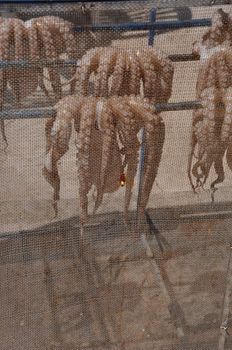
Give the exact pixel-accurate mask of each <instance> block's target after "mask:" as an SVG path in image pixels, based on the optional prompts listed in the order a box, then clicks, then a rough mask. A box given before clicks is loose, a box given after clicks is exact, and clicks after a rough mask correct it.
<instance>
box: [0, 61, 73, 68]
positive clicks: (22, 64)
mask: <svg viewBox="0 0 232 350" xmlns="http://www.w3.org/2000/svg"><path fill="white" fill-rule="evenodd" d="M77 63H78V61H77V60H55V61H49V60H41V61H23V60H22V61H0V68H3V69H4V68H22V69H24V68H44V67H64V66H76V65H77Z"/></svg>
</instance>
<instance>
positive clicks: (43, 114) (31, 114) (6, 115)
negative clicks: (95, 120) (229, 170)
mask: <svg viewBox="0 0 232 350" xmlns="http://www.w3.org/2000/svg"><path fill="white" fill-rule="evenodd" d="M154 108H155V111H156V112H157V113H160V112H171V111H181V110H182V111H186V110H192V109H198V108H202V105H201V103H200V102H199V101H185V102H176V103H158V104H156V105H155V106H154ZM55 115H56V111H55V109H54V108H53V107H46V108H25V109H9V110H5V111H2V112H0V120H4V119H35V118H50V117H55Z"/></svg>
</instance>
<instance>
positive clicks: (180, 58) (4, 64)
mask: <svg viewBox="0 0 232 350" xmlns="http://www.w3.org/2000/svg"><path fill="white" fill-rule="evenodd" d="M168 58H169V59H170V60H171V61H172V62H186V61H198V60H199V59H200V57H199V56H196V55H193V54H173V55H169V56H168ZM78 63H79V60H56V61H48V60H42V61H39V62H33V61H0V69H6V68H20V69H28V68H45V67H66V66H68V67H69V66H76V67H78Z"/></svg>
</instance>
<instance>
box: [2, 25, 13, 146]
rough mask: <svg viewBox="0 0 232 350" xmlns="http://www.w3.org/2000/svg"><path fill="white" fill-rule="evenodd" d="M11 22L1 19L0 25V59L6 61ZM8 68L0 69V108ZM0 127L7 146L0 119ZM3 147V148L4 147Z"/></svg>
mask: <svg viewBox="0 0 232 350" xmlns="http://www.w3.org/2000/svg"><path fill="white" fill-rule="evenodd" d="M10 31H11V24H10V23H9V22H8V21H3V22H2V23H1V26H0V33H1V40H0V61H7V60H8V59H9V49H10V48H9V43H10V40H9V39H10V34H11V33H10ZM7 76H8V70H5V69H0V110H2V108H3V104H4V93H5V91H6V87H7ZM0 129H1V135H2V138H3V141H4V142H5V145H6V147H7V146H8V141H7V135H6V130H5V122H4V120H2V119H1V120H0ZM6 147H5V148H6Z"/></svg>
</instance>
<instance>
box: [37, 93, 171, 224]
mask: <svg viewBox="0 0 232 350" xmlns="http://www.w3.org/2000/svg"><path fill="white" fill-rule="evenodd" d="M55 109H56V111H57V116H56V119H55V121H54V122H53V123H50V124H49V125H47V132H46V139H47V156H46V162H45V166H44V170H43V173H44V176H45V178H46V180H47V181H48V182H49V183H50V184H51V185H52V187H53V189H54V207H55V210H56V212H57V201H58V199H59V191H60V179H59V174H58V168H57V162H58V160H59V159H60V158H61V157H62V156H63V155H64V154H65V153H66V152H67V150H68V147H69V141H70V136H71V130H72V122H74V128H75V130H76V132H77V141H76V146H77V164H78V180H79V201H80V219H81V223H82V224H84V223H86V220H87V217H88V194H89V192H90V190H91V189H92V188H93V187H94V188H95V190H96V198H95V203H94V204H95V205H94V212H95V211H96V210H97V209H98V208H99V206H100V205H101V203H102V200H103V196H104V194H105V193H111V192H115V191H116V190H117V189H118V188H119V187H120V186H121V185H122V182H124V179H122V177H121V175H122V174H123V173H125V179H126V180H125V184H126V190H125V206H124V213H125V216H126V217H127V214H128V209H129V204H130V199H131V195H132V188H133V184H134V178H135V175H136V171H137V166H138V151H139V147H140V142H139V140H138V132H139V130H140V129H141V128H144V129H145V139H144V143H145V159H144V177H143V181H142V198H141V202H140V210H141V211H143V210H144V209H145V207H146V205H147V202H148V199H149V195H150V192H151V189H152V186H153V183H154V181H155V178H156V175H157V172H158V168H159V164H160V160H161V155H162V149H163V143H164V134H165V130H164V123H163V121H162V118H161V117H160V116H159V115H157V114H156V113H155V110H154V107H153V106H152V105H151V104H149V103H148V101H147V100H144V99H142V98H140V97H134V96H130V97H128V96H124V97H120V96H119V97H116V96H113V97H111V98H108V99H105V98H99V97H94V96H92V97H84V96H69V97H66V98H64V99H62V100H61V101H60V102H59V103H58V104H57V105H56V107H55Z"/></svg>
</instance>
